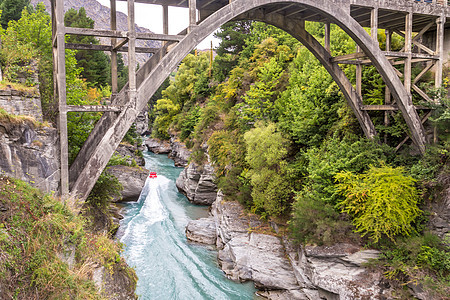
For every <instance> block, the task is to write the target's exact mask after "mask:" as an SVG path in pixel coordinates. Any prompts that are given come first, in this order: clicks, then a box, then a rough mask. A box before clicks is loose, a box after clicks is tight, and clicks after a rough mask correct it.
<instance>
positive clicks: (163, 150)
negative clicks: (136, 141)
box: [145, 138, 172, 154]
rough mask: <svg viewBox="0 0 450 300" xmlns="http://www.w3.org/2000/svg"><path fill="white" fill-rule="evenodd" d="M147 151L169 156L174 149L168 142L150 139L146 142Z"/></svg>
mask: <svg viewBox="0 0 450 300" xmlns="http://www.w3.org/2000/svg"><path fill="white" fill-rule="evenodd" d="M145 146H146V147H147V150H148V151H150V152H153V153H156V154H169V153H170V152H172V147H171V146H170V143H169V142H167V141H163V140H160V139H155V138H150V139H148V140H146V141H145Z"/></svg>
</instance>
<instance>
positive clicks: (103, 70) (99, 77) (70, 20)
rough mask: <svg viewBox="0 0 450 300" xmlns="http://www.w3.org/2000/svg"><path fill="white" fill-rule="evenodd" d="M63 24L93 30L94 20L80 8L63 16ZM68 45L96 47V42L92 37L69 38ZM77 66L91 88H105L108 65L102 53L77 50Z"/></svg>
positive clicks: (108, 78)
mask: <svg viewBox="0 0 450 300" xmlns="http://www.w3.org/2000/svg"><path fill="white" fill-rule="evenodd" d="M64 24H65V25H66V26H67V27H77V28H94V20H92V19H91V18H89V17H88V16H87V15H86V10H85V9H84V7H81V8H80V10H79V11H76V10H75V9H73V8H71V9H69V10H68V11H67V12H66V14H65V16H64ZM67 42H69V43H77V44H87V45H97V44H99V42H98V40H97V39H96V38H95V37H92V36H69V37H68V38H67ZM76 58H77V66H78V67H79V68H83V70H82V72H81V76H83V78H85V79H86V80H87V81H88V82H89V84H90V85H92V86H97V87H99V86H105V85H107V84H109V83H110V80H111V76H110V73H111V71H110V64H109V58H108V56H107V55H106V54H105V53H103V52H102V51H92V50H90V51H88V50H79V51H77V54H76Z"/></svg>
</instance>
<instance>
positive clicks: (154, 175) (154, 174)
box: [148, 172, 158, 178]
mask: <svg viewBox="0 0 450 300" xmlns="http://www.w3.org/2000/svg"><path fill="white" fill-rule="evenodd" d="M148 177H150V178H156V177H158V176H156V172H150V175H148Z"/></svg>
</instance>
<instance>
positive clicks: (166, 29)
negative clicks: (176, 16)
mask: <svg viewBox="0 0 450 300" xmlns="http://www.w3.org/2000/svg"><path fill="white" fill-rule="evenodd" d="M163 34H169V6H167V5H163Z"/></svg>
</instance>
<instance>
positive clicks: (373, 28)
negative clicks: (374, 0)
mask: <svg viewBox="0 0 450 300" xmlns="http://www.w3.org/2000/svg"><path fill="white" fill-rule="evenodd" d="M370 35H371V36H372V39H373V40H374V41H375V42H376V43H377V44H378V8H377V7H375V8H373V9H372V10H371V11H370Z"/></svg>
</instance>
